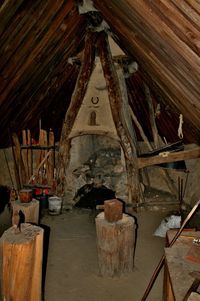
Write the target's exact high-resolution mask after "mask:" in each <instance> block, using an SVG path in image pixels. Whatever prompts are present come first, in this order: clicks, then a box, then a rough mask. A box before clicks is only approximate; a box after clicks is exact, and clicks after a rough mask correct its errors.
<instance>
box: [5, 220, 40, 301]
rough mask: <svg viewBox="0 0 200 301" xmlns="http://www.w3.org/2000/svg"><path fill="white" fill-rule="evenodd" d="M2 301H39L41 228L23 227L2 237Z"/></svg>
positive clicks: (11, 229) (9, 230)
mask: <svg viewBox="0 0 200 301" xmlns="http://www.w3.org/2000/svg"><path fill="white" fill-rule="evenodd" d="M0 246H1V262H2V267H1V275H0V276H1V280H2V281H1V282H2V297H3V300H13V301H41V284H42V257H43V229H41V228H40V227H37V226H33V225H31V224H22V225H21V230H19V229H17V228H16V227H11V228H9V229H8V230H7V231H5V232H4V234H3V235H2V237H1V240H0Z"/></svg>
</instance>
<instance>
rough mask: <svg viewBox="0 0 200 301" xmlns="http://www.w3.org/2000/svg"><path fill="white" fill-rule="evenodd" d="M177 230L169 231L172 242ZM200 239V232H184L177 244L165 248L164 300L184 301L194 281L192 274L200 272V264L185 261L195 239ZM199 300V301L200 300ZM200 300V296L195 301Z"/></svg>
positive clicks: (168, 236) (168, 235) (168, 237)
mask: <svg viewBox="0 0 200 301" xmlns="http://www.w3.org/2000/svg"><path fill="white" fill-rule="evenodd" d="M176 231H177V230H169V231H168V233H167V241H168V242H170V241H171V240H172V238H173V237H174V235H175V233H176ZM199 237H200V231H183V232H182V234H181V235H180V237H179V238H178V239H177V241H176V242H175V244H174V245H173V246H172V247H170V248H165V272H164V291H163V292H164V298H163V300H165V301H183V298H184V297H185V295H186V293H187V291H188V289H189V288H190V286H191V285H192V283H193V281H194V279H193V278H192V277H191V276H190V275H189V273H190V272H193V271H199V270H200V264H199V263H194V262H192V261H189V260H187V259H185V256H186V255H187V253H188V251H189V249H190V248H191V246H192V242H193V239H194V238H199ZM198 298H199V299H198ZM196 300H200V296H199V297H197V298H196V299H195V301H196Z"/></svg>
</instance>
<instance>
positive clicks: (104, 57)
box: [97, 32, 140, 203]
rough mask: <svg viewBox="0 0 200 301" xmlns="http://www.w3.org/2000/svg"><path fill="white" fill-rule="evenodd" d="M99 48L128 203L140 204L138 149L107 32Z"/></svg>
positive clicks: (100, 35) (102, 33)
mask: <svg viewBox="0 0 200 301" xmlns="http://www.w3.org/2000/svg"><path fill="white" fill-rule="evenodd" d="M97 48H98V54H99V56H100V60H101V64H102V68H103V72H104V77H105V80H106V84H107V88H108V96H109V100H110V106H111V111H112V116H113V121H114V123H115V127H116V130H117V133H118V136H119V138H120V143H121V146H122V149H123V151H124V155H125V161H126V171H127V180H128V202H130V203H131V202H133V203H135V202H139V200H140V188H139V173H138V166H137V154H136V147H135V145H134V142H133V139H132V137H131V135H130V133H129V130H128V127H127V124H126V120H125V118H124V115H123V108H122V106H123V97H122V93H121V89H120V84H119V79H118V76H117V72H116V69H115V66H114V63H113V60H112V55H111V51H110V47H109V43H108V38H107V35H106V33H105V32H100V34H99V38H98V42H97Z"/></svg>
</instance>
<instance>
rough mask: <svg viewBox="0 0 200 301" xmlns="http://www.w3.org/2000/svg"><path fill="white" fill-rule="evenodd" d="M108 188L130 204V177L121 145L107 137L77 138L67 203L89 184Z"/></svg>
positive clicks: (74, 145) (67, 186)
mask: <svg viewBox="0 0 200 301" xmlns="http://www.w3.org/2000/svg"><path fill="white" fill-rule="evenodd" d="M92 183H93V184H94V186H98V187H99V186H101V185H103V186H106V187H107V188H109V189H112V190H113V191H114V192H115V195H116V197H117V198H120V199H122V200H124V201H127V187H126V186H127V175H126V168H125V161H124V156H123V151H122V149H121V147H120V145H119V142H118V141H117V140H115V139H112V138H110V137H107V136H104V135H95V134H94V135H83V136H78V137H76V138H73V140H72V147H71V160H70V164H69V168H68V172H67V179H66V185H65V198H66V202H65V203H66V204H68V205H73V204H75V202H76V201H77V200H76V199H75V198H74V197H75V195H76V193H77V191H78V189H80V188H81V187H83V186H84V185H85V184H92Z"/></svg>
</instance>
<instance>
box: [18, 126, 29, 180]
mask: <svg viewBox="0 0 200 301" xmlns="http://www.w3.org/2000/svg"><path fill="white" fill-rule="evenodd" d="M22 144H23V145H27V136H26V130H22ZM20 147H21V146H20ZM21 154H22V160H23V163H24V168H25V172H26V181H28V152H27V149H21Z"/></svg>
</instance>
